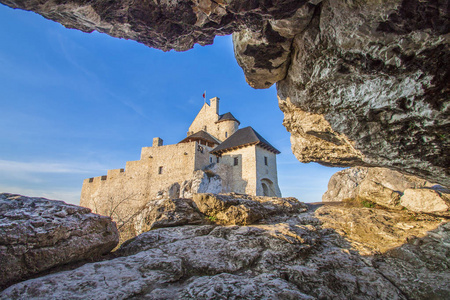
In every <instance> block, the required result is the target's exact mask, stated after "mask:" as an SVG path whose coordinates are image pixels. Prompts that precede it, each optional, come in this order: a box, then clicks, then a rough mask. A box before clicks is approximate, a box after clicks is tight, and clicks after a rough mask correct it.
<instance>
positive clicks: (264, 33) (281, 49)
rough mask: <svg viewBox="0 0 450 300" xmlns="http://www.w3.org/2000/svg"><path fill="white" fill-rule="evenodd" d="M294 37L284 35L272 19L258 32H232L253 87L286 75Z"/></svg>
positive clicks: (265, 86)
mask: <svg viewBox="0 0 450 300" xmlns="http://www.w3.org/2000/svg"><path fill="white" fill-rule="evenodd" d="M291 43H292V39H287V38H284V37H283V36H281V35H279V34H278V33H277V32H276V31H274V30H273V29H272V27H271V25H270V24H269V23H266V24H265V26H264V29H263V30H258V31H256V32H253V31H251V30H250V29H243V30H241V31H239V32H236V33H234V34H233V45H234V55H235V57H236V60H237V62H238V64H239V65H240V66H241V68H242V69H243V70H244V72H245V79H246V80H247V83H248V84H249V85H251V86H252V87H254V88H257V89H263V88H269V87H270V86H272V85H273V84H274V83H275V82H277V81H280V80H281V79H283V78H284V77H285V76H286V72H287V69H288V67H289V55H290V53H291V49H290V47H291Z"/></svg>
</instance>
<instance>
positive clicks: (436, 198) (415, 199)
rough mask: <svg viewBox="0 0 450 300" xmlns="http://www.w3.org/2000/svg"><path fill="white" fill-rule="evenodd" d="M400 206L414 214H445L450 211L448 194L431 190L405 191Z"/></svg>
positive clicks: (449, 195)
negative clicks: (414, 212)
mask: <svg viewBox="0 0 450 300" xmlns="http://www.w3.org/2000/svg"><path fill="white" fill-rule="evenodd" d="M400 204H401V205H403V206H404V207H406V208H407V209H409V210H412V211H416V212H427V213H440V212H447V211H448V210H449V209H450V194H449V193H448V192H447V193H445V192H440V191H436V190H433V189H407V190H405V193H404V194H403V196H402V197H401V199H400Z"/></svg>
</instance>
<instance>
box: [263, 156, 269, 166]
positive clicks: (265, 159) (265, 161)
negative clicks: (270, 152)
mask: <svg viewBox="0 0 450 300" xmlns="http://www.w3.org/2000/svg"><path fill="white" fill-rule="evenodd" d="M264 164H265V165H266V166H268V165H269V164H268V162H267V156H264Z"/></svg>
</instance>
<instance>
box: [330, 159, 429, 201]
mask: <svg viewBox="0 0 450 300" xmlns="http://www.w3.org/2000/svg"><path fill="white" fill-rule="evenodd" d="M431 186H433V184H432V183H430V182H428V181H426V180H424V179H420V178H417V177H415V176H408V175H404V174H402V173H400V172H397V171H393V170H390V169H386V168H363V167H355V168H350V169H346V170H343V171H340V172H337V173H335V174H333V176H332V177H331V178H330V181H329V183H328V190H327V191H326V192H325V194H324V195H323V196H322V201H324V202H329V201H331V202H333V201H342V200H345V199H355V198H358V199H360V200H366V201H371V202H374V203H377V204H380V205H383V206H385V207H389V208H394V209H401V208H402V207H401V206H400V205H399V204H400V197H401V196H402V195H403V192H404V191H405V190H407V189H416V188H422V187H431Z"/></svg>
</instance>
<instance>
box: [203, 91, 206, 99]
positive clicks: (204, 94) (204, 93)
mask: <svg viewBox="0 0 450 300" xmlns="http://www.w3.org/2000/svg"><path fill="white" fill-rule="evenodd" d="M205 97H206V91H204V92H203V99H205Z"/></svg>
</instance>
